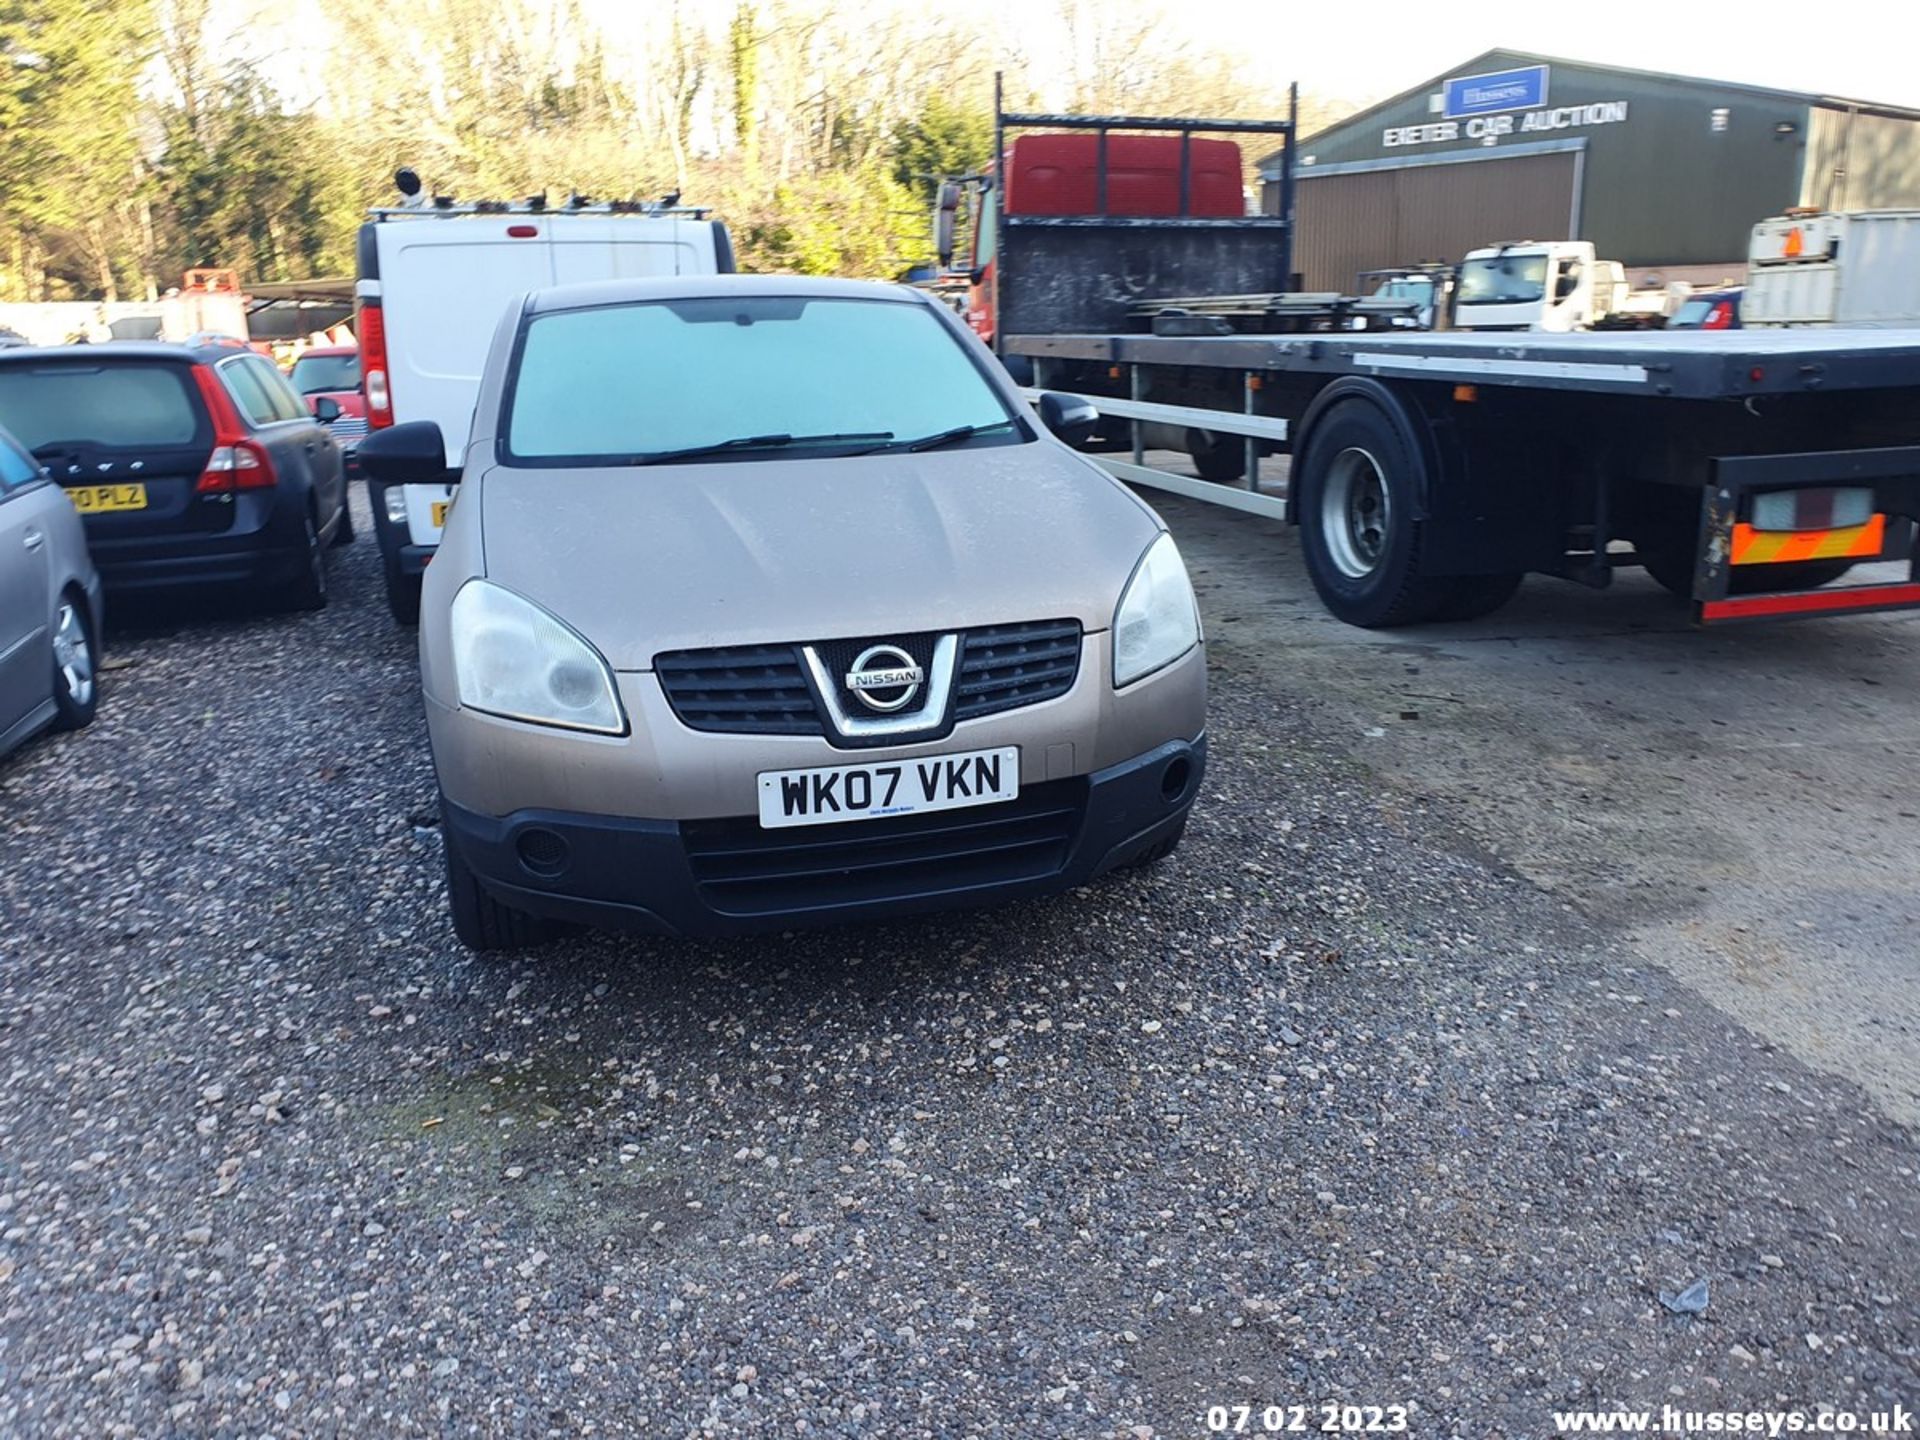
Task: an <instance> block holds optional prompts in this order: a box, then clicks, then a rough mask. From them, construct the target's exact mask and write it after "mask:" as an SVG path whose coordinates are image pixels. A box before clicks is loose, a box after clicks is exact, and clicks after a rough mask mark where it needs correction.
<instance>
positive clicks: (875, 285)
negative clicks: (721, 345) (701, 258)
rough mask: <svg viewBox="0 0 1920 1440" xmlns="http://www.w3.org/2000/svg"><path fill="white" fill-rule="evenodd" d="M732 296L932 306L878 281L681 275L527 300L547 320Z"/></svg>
mask: <svg viewBox="0 0 1920 1440" xmlns="http://www.w3.org/2000/svg"><path fill="white" fill-rule="evenodd" d="M727 295H769V296H771V295H781V296H789V297H791V296H812V297H815V298H818V299H822V300H891V301H895V302H898V303H904V304H925V303H927V300H926V297H925V296H924V295H922V294H921V293H920V292H919V291H917V290H913V289H910V288H908V287H907V286H905V285H891V284H887V283H885V282H883V281H878V280H823V279H817V278H814V277H811V276H804V275H681V276H676V277H674V278H672V279H664V280H595V281H590V282H588V283H586V284H582V285H550V286H548V287H546V288H545V289H542V290H535V291H534V292H533V293H532V294H531V295H529V296H528V297H527V312H528V313H529V314H546V313H549V312H551V311H555V310H586V309H592V308H594V307H596V306H600V305H623V304H637V303H640V302H642V301H647V300H704V299H715V298H719V297H722V296H727Z"/></svg>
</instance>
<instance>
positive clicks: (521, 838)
mask: <svg viewBox="0 0 1920 1440" xmlns="http://www.w3.org/2000/svg"><path fill="white" fill-rule="evenodd" d="M513 848H514V850H515V851H516V852H517V853H518V854H519V856H520V863H521V864H522V865H523V866H525V867H526V869H527V870H528V871H529V872H530V873H532V874H534V875H538V876H540V877H541V878H542V879H543V880H551V879H552V878H553V877H554V876H556V875H558V874H560V873H561V872H562V871H563V870H565V869H566V868H567V861H568V860H569V859H571V858H572V853H573V852H572V851H571V850H570V849H569V848H568V846H567V842H566V841H565V840H564V839H563V838H561V837H560V836H559V835H556V834H555V833H554V832H553V831H551V830H546V829H542V828H541V827H539V826H537V825H536V826H534V827H532V828H530V829H527V830H522V831H521V832H520V833H519V834H518V835H516V836H515V837H514V840H513Z"/></svg>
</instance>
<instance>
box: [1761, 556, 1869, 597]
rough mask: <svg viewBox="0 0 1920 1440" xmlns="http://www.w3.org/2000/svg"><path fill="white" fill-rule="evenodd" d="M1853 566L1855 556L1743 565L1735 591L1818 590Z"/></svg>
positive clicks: (1764, 593)
mask: <svg viewBox="0 0 1920 1440" xmlns="http://www.w3.org/2000/svg"><path fill="white" fill-rule="evenodd" d="M1851 569H1853V562H1852V561H1851V560H1790V561H1788V562H1787V563H1786V564H1784V565H1742V566H1740V567H1739V568H1738V569H1737V570H1735V571H1734V572H1733V584H1732V586H1731V589H1732V592H1733V593H1734V594H1735V595H1766V594H1770V593H1771V592H1773V591H1775V590H1818V589H1819V588H1820V587H1821V586H1822V585H1830V584H1832V583H1833V582H1834V581H1835V580H1838V579H1839V578H1840V577H1841V576H1842V575H1844V574H1846V573H1847V572H1848V571H1849V570H1851Z"/></svg>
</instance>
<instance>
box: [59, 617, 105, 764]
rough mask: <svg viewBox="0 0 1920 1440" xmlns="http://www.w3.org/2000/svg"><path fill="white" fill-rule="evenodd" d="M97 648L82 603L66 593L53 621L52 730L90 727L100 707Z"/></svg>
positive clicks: (91, 621)
mask: <svg viewBox="0 0 1920 1440" xmlns="http://www.w3.org/2000/svg"><path fill="white" fill-rule="evenodd" d="M99 656H100V651H99V646H98V645H97V644H96V643H95V641H94V635H93V615H92V614H91V612H90V611H89V610H88V608H87V602H86V600H85V599H84V598H83V597H82V596H80V595H79V594H78V593H76V592H75V591H72V590H69V591H67V592H66V593H65V594H64V595H62V596H61V597H60V606H59V609H58V610H57V611H56V612H55V614H54V621H53V706H54V710H55V712H56V713H55V715H54V721H53V723H54V728H55V729H58V730H79V729H82V728H84V727H85V726H88V725H91V724H92V723H93V716H94V712H95V711H96V710H97V709H98V708H99V706H100V682H99V678H98V676H99V665H100V659H99Z"/></svg>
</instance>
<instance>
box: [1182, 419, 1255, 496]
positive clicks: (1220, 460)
mask: <svg viewBox="0 0 1920 1440" xmlns="http://www.w3.org/2000/svg"><path fill="white" fill-rule="evenodd" d="M1187 455H1188V458H1190V459H1191V460H1192V461H1193V473H1194V474H1196V475H1198V476H1199V477H1200V478H1201V479H1202V480H1212V481H1215V482H1216V483H1219V482H1225V481H1231V480H1238V479H1240V478H1241V477H1242V476H1243V475H1245V474H1246V473H1247V442H1246V441H1245V440H1244V439H1242V438H1241V437H1240V436H1238V435H1216V434H1214V433H1213V432H1212V431H1211V430H1189V431H1187Z"/></svg>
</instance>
